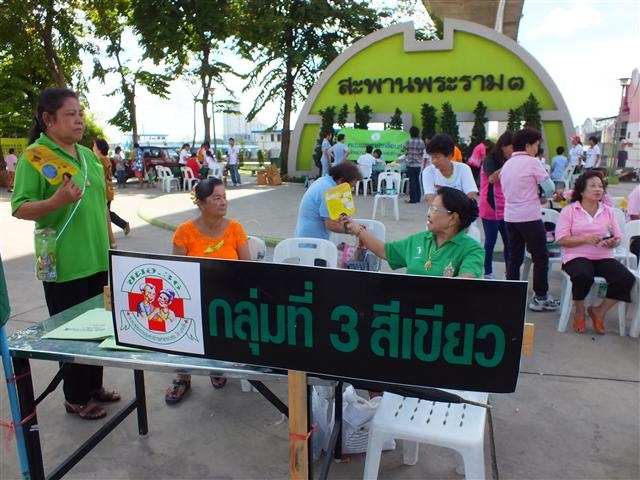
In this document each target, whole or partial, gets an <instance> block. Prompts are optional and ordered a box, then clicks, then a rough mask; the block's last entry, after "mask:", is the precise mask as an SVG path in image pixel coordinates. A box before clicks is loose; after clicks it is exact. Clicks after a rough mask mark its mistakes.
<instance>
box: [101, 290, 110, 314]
mask: <svg viewBox="0 0 640 480" xmlns="http://www.w3.org/2000/svg"><path fill="white" fill-rule="evenodd" d="M102 298H103V300H104V309H105V310H111V287H109V285H105V286H104V287H103V289H102Z"/></svg>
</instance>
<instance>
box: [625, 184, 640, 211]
mask: <svg viewBox="0 0 640 480" xmlns="http://www.w3.org/2000/svg"><path fill="white" fill-rule="evenodd" d="M627 213H628V214H629V215H638V216H640V186H637V187H636V188H634V189H633V191H632V192H631V193H630V194H629V198H628V199H627Z"/></svg>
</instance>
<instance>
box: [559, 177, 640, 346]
mask: <svg viewBox="0 0 640 480" xmlns="http://www.w3.org/2000/svg"><path fill="white" fill-rule="evenodd" d="M604 194H605V188H604V178H603V176H602V173H601V172H599V171H594V170H588V171H586V172H585V173H583V174H582V175H580V177H578V179H577V180H576V183H575V187H574V189H573V196H572V198H571V200H572V203H570V204H569V205H567V206H566V207H564V208H563V209H562V211H561V212H560V216H559V218H558V222H557V224H556V242H557V243H558V245H560V246H561V247H562V269H563V270H564V271H565V272H567V274H568V275H569V276H570V277H571V283H572V295H573V303H574V304H575V306H576V311H575V314H574V316H573V330H574V331H575V332H577V333H584V332H585V330H586V328H587V327H586V322H585V305H584V299H585V298H586V296H587V295H588V294H589V290H590V289H591V285H592V284H593V277H596V276H597V277H604V278H605V279H606V280H607V285H608V286H607V294H606V297H605V298H604V300H603V301H602V303H600V305H597V306H591V307H589V308H587V313H588V314H589V316H590V317H591V320H592V321H593V329H594V330H595V331H596V333H599V334H600V335H604V332H605V328H604V323H603V320H604V317H605V315H606V314H607V312H608V311H609V310H611V308H612V307H613V306H614V305H615V304H616V303H617V302H619V301H622V302H630V301H631V288H633V284H634V283H635V277H634V276H633V274H632V273H631V272H629V270H628V269H627V268H626V267H625V266H624V265H622V264H621V263H620V262H618V261H617V260H616V259H615V258H614V257H613V249H614V248H615V247H617V246H618V245H620V239H621V237H622V232H620V227H619V226H618V222H617V221H616V217H615V214H614V212H613V209H612V208H611V207H609V206H607V205H605V204H604V203H603V202H602V199H603V197H604Z"/></svg>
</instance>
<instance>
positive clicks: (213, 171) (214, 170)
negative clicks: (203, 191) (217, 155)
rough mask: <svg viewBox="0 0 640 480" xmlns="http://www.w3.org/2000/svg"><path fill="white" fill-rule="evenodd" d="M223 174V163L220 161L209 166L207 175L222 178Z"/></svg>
mask: <svg viewBox="0 0 640 480" xmlns="http://www.w3.org/2000/svg"><path fill="white" fill-rule="evenodd" d="M223 176H224V164H223V163H222V162H216V164H215V165H214V166H213V167H211V168H209V173H207V177H216V178H219V179H220V180H222V177H223Z"/></svg>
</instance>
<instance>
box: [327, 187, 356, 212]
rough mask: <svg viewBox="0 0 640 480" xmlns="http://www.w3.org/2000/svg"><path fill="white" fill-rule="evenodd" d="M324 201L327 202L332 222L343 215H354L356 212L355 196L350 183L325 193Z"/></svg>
mask: <svg viewBox="0 0 640 480" xmlns="http://www.w3.org/2000/svg"><path fill="white" fill-rule="evenodd" d="M324 199H325V201H326V202H327V210H329V217H331V220H337V219H338V218H340V215H343V214H344V215H353V214H354V213H355V211H356V207H355V205H354V203H353V195H351V185H349V184H348V183H341V184H340V185H338V186H336V187H333V188H330V189H329V190H327V191H326V192H324Z"/></svg>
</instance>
